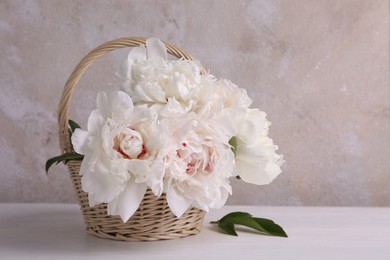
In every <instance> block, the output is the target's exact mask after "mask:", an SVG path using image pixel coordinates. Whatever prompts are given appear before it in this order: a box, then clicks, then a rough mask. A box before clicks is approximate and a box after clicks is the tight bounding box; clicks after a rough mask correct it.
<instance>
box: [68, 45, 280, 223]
mask: <svg viewBox="0 0 390 260" xmlns="http://www.w3.org/2000/svg"><path fill="white" fill-rule="evenodd" d="M200 68H201V67H200V65H199V63H198V62H197V61H189V60H184V59H180V60H169V59H167V50H166V47H165V45H164V44H163V43H162V42H161V41H160V40H158V39H156V38H152V39H148V40H147V41H146V45H145V46H139V47H137V48H133V49H132V50H131V52H130V53H129V55H128V59H127V69H126V73H125V75H124V77H125V78H126V82H125V83H124V84H123V86H122V89H123V91H124V92H121V91H116V92H113V93H111V94H104V93H99V94H98V97H97V109H96V110H94V111H92V113H91V115H90V117H89V119H88V127H87V130H86V131H85V130H81V129H77V130H76V131H75V132H74V134H73V136H72V144H73V147H74V149H75V151H76V152H78V153H80V154H83V155H84V159H83V162H82V164H81V168H80V175H82V188H83V190H84V191H85V192H87V193H88V199H89V204H90V206H94V205H97V204H99V203H107V204H108V209H107V210H108V214H109V215H119V216H120V217H121V218H122V220H123V221H124V222H126V221H127V220H128V219H129V218H130V217H131V216H132V215H133V214H134V212H135V211H136V210H137V208H138V206H139V204H140V203H141V201H142V199H143V197H144V194H145V192H146V190H147V189H151V190H152V192H153V193H154V194H155V195H156V196H160V195H161V194H162V193H163V192H165V193H166V196H167V202H168V205H169V207H170V209H171V210H172V212H173V213H174V214H175V215H176V216H177V217H180V216H182V215H183V214H184V212H185V211H186V210H187V209H188V208H189V207H192V206H193V207H197V208H199V209H202V210H204V211H208V210H209V209H211V208H220V207H222V206H223V205H224V204H225V203H226V200H227V198H228V196H229V195H230V194H231V193H232V188H231V185H230V181H229V179H230V178H231V177H234V176H237V175H239V176H240V177H241V179H242V180H244V181H245V182H249V183H254V184H268V183H270V182H271V181H272V180H273V179H274V178H275V177H276V176H277V175H279V174H280V172H281V170H280V165H281V164H282V157H281V156H279V155H278V154H276V150H277V146H276V145H274V144H273V142H272V140H271V139H270V138H269V137H268V128H269V126H270V122H269V121H267V119H266V115H265V113H264V112H261V111H259V110H258V109H250V108H249V106H250V105H251V103H252V100H251V99H250V98H249V97H248V95H247V93H246V91H245V90H244V89H241V88H239V87H237V86H236V85H234V84H233V83H232V82H230V81H228V80H224V79H221V80H217V79H216V78H215V77H214V76H212V75H210V74H201V69H200ZM233 137H235V139H236V141H237V147H236V150H235V153H233V151H232V147H231V145H230V144H229V141H230V140H231V139H232V138H233Z"/></svg>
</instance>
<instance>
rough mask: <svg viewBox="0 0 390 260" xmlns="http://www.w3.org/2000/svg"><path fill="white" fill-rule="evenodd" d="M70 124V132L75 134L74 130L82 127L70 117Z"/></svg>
mask: <svg viewBox="0 0 390 260" xmlns="http://www.w3.org/2000/svg"><path fill="white" fill-rule="evenodd" d="M68 125H69V129H70V132H71V133H72V134H73V133H74V131H75V130H76V129H77V128H81V127H80V125H79V124H77V123H76V122H75V121H73V120H71V119H69V121H68Z"/></svg>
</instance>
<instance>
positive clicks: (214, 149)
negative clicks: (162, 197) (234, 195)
mask: <svg viewBox="0 0 390 260" xmlns="http://www.w3.org/2000/svg"><path fill="white" fill-rule="evenodd" d="M171 124H172V126H175V127H172V128H171V129H172V139H171V141H170V144H171V145H170V149H169V150H170V152H169V153H168V154H167V156H166V161H167V164H166V172H165V177H164V192H166V194H167V201H168V205H169V207H170V208H171V210H172V212H173V213H174V214H175V215H176V216H177V217H180V216H181V215H182V214H183V213H184V212H185V211H186V210H187V209H188V208H189V207H190V206H195V207H197V208H200V209H202V210H205V211H208V210H209V208H220V207H222V206H223V205H224V204H225V202H226V200H227V197H228V195H229V194H231V186H230V182H229V178H230V177H232V176H233V174H234V173H233V168H234V154H233V152H232V151H231V149H230V146H229V144H228V141H229V139H228V137H227V136H220V135H218V134H216V132H215V131H214V130H213V128H211V127H210V125H209V124H208V123H207V122H205V121H200V120H197V119H195V118H190V119H187V120H182V121H181V122H180V121H179V120H178V121H174V122H171Z"/></svg>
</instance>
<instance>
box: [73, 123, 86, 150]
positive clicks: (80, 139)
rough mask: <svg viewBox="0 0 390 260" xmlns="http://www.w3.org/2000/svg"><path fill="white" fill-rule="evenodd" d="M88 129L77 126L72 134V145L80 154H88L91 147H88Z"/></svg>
mask: <svg viewBox="0 0 390 260" xmlns="http://www.w3.org/2000/svg"><path fill="white" fill-rule="evenodd" d="M88 137H89V133H88V131H85V130H82V129H80V128H77V129H76V130H75V131H74V133H73V134H72V138H71V140H72V145H73V149H74V150H75V151H76V153H79V154H88V153H89V152H90V148H89V147H88Z"/></svg>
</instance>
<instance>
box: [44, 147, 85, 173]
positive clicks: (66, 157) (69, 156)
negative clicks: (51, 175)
mask: <svg viewBox="0 0 390 260" xmlns="http://www.w3.org/2000/svg"><path fill="white" fill-rule="evenodd" d="M83 158H84V155H82V154H78V153H76V152H71V153H64V154H61V155H59V156H56V157H53V158H50V159H49V160H47V162H46V166H45V169H46V173H48V172H49V169H50V167H51V166H52V165H53V164H59V163H60V162H64V163H65V164H67V163H68V162H69V161H81V160H83Z"/></svg>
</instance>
